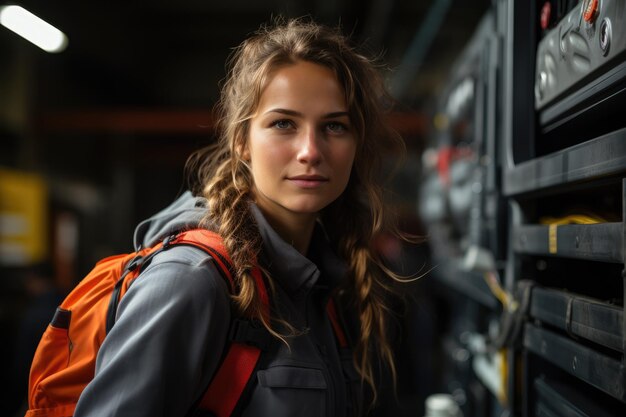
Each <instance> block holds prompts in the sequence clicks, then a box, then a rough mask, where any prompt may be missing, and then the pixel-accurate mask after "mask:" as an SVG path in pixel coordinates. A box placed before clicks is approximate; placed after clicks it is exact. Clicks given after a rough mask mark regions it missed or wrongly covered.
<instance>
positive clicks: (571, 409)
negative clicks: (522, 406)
mask: <svg viewBox="0 0 626 417" xmlns="http://www.w3.org/2000/svg"><path fill="white" fill-rule="evenodd" d="M533 385H534V388H535V392H536V394H537V402H536V405H535V415H536V416H538V417H543V416H555V417H561V416H567V417H612V416H617V415H624V414H617V413H619V411H618V410H613V412H610V411H607V410H606V409H604V408H603V404H598V403H597V402H593V401H592V400H590V399H589V398H587V396H586V395H584V393H581V392H579V391H577V390H574V389H573V388H572V387H569V386H567V385H563V384H561V383H559V382H556V381H551V380H548V379H545V378H537V379H535V381H534V384H533ZM622 408H623V407H622ZM616 411H617V413H615V412H616Z"/></svg>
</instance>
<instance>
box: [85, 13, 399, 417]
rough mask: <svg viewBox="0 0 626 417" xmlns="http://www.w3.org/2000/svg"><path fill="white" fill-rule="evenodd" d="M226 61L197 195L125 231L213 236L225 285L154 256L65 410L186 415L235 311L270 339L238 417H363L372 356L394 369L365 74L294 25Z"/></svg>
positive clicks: (192, 256) (385, 224)
mask: <svg viewBox="0 0 626 417" xmlns="http://www.w3.org/2000/svg"><path fill="white" fill-rule="evenodd" d="M229 65H230V67H229V69H230V71H229V73H228V77H227V79H226V81H225V84H224V85H223V90H222V97H221V101H220V110H221V115H222V118H221V120H220V125H219V127H220V133H221V136H220V137H219V141H218V143H217V145H216V146H213V147H211V148H210V149H207V150H204V151H201V152H198V153H197V154H196V155H195V156H194V157H193V158H192V159H191V160H190V164H189V166H188V169H189V171H190V172H191V173H192V174H193V181H192V182H193V183H194V184H199V187H196V188H197V189H196V190H195V193H194V195H192V194H191V193H186V194H185V195H183V196H182V197H181V198H180V199H179V200H178V201H176V202H175V203H174V204H173V205H171V206H170V207H168V208H167V209H166V210H164V211H162V212H161V213H159V214H157V215H156V216H154V217H153V218H151V219H149V220H147V221H145V222H143V223H142V224H140V225H139V227H138V228H137V231H136V235H135V239H136V244H137V245H139V244H142V245H144V246H147V245H153V244H155V243H156V242H158V241H159V240H161V239H163V238H164V237H166V236H169V235H171V234H172V233H175V232H177V231H180V230H185V229H190V228H198V227H204V228H208V229H211V230H214V231H216V232H218V233H219V235H220V236H221V237H222V238H223V241H224V245H225V247H226V248H227V250H228V252H229V254H230V257H231V258H232V261H233V271H234V276H235V281H236V283H237V286H236V288H237V289H236V292H235V294H231V292H230V291H229V289H228V286H227V282H226V281H225V280H224V279H223V278H222V276H221V275H220V273H219V271H218V270H217V268H216V266H215V265H214V263H213V261H212V260H211V258H210V257H207V255H206V253H204V252H203V251H200V250H198V249H197V248H193V247H190V246H177V247H172V248H171V249H169V250H167V251H164V252H162V253H160V254H159V255H157V256H156V257H155V258H154V259H153V261H152V262H151V263H150V265H149V266H148V267H147V268H146V269H145V270H144V271H143V272H142V273H141V275H140V276H139V277H138V278H137V279H136V280H135V281H134V283H133V284H132V286H131V287H130V288H129V290H128V292H127V293H126V295H125V296H124V298H123V299H122V301H121V302H120V305H119V309H118V316H117V321H116V324H115V326H114V327H113V329H112V330H111V332H110V333H109V334H108V335H107V337H106V339H105V341H104V343H103V345H102V347H101V349H100V351H99V354H98V362H97V366H96V374H95V377H94V379H93V381H92V382H91V383H90V384H89V385H88V386H87V388H86V389H85V390H84V391H83V394H82V395H81V398H80V401H79V403H78V406H77V408H76V412H75V415H76V416H91V415H98V416H118V415H127V416H151V417H154V416H184V415H187V414H188V413H189V412H190V410H191V409H192V408H193V407H194V404H196V402H197V401H198V399H199V398H200V397H202V395H203V390H204V389H206V387H207V386H208V384H209V382H210V381H211V379H212V377H213V376H214V374H215V372H216V369H217V368H218V367H219V364H220V361H221V359H222V355H223V353H224V346H225V345H226V343H227V339H228V332H229V327H230V323H231V321H232V319H233V318H234V317H237V316H248V317H254V318H256V319H257V320H258V321H260V322H261V323H262V324H263V326H264V327H265V329H266V330H267V332H268V333H269V334H271V335H272V337H271V339H273V340H274V341H275V343H273V344H271V346H270V347H269V348H267V349H266V351H264V352H263V354H262V358H261V361H260V363H259V365H258V369H257V370H256V372H255V375H254V377H253V378H251V380H250V382H249V387H248V388H247V390H246V393H245V395H244V396H243V398H242V399H241V401H240V402H241V403H240V404H238V407H237V410H236V411H237V412H238V413H240V414H241V415H244V416H299V417H305V416H351V415H361V414H365V413H366V412H367V410H368V408H369V405H370V404H371V403H372V401H373V400H374V399H375V397H376V393H377V383H378V382H379V381H377V380H376V379H375V378H376V376H375V371H376V372H377V370H378V369H379V368H380V367H381V361H382V363H384V364H386V366H388V369H390V370H391V374H395V368H394V362H393V358H392V353H391V347H390V344H389V341H388V337H387V335H386V330H385V329H386V321H387V319H388V313H389V307H388V302H387V298H388V295H389V293H390V292H391V287H392V283H393V279H397V277H396V276H394V275H393V274H392V273H391V272H390V271H388V270H386V269H385V267H384V266H383V265H382V262H381V260H380V259H379V257H378V256H377V254H376V253H375V252H374V251H373V250H372V244H373V243H372V241H373V238H374V237H375V236H376V235H377V234H379V233H381V232H389V231H391V232H393V233H397V231H396V229H395V228H394V227H393V223H392V222H390V221H389V220H388V217H389V216H388V215H387V212H386V211H385V207H384V205H383V199H382V195H381V194H382V189H381V186H380V185H379V183H378V181H379V179H380V176H381V173H380V166H381V160H380V159H381V155H382V154H383V152H384V150H386V149H389V147H390V146H395V147H398V146H399V147H400V148H402V145H401V141H400V139H399V137H398V135H397V134H396V133H395V132H393V131H392V130H391V129H390V128H389V127H388V126H387V124H386V122H385V116H384V114H383V110H384V107H383V105H384V103H385V99H386V96H385V89H384V86H383V81H382V79H381V77H380V75H379V73H378V71H377V68H376V67H375V66H374V65H373V64H372V61H370V60H369V59H368V58H366V57H365V56H364V55H361V54H360V53H358V52H356V50H355V49H354V48H353V47H352V46H351V45H350V43H349V41H348V40H347V39H346V38H345V37H343V36H342V35H341V34H340V33H339V32H338V31H335V30H331V29H328V28H325V27H322V26H319V25H316V24H314V23H312V22H308V21H303V20H291V21H288V22H282V23H277V24H275V25H274V26H271V27H264V28H262V29H261V30H260V31H259V32H257V33H256V34H255V35H253V36H252V37H250V38H249V39H247V40H246V41H244V42H243V44H242V45H241V46H240V47H239V48H238V49H236V50H235V52H234V54H233V56H232V59H231V60H230V61H229ZM387 102H388V101H387ZM402 149H403V148H402ZM257 265H258V266H259V267H260V268H261V269H262V270H263V272H264V276H265V279H266V281H267V283H268V291H269V298H270V300H271V313H270V316H269V318H268V317H266V316H264V314H263V313H262V309H263V304H262V302H261V297H260V295H259V289H258V288H257V287H256V285H255V284H254V279H253V277H252V274H251V271H252V269H253V268H254V267H255V266H257ZM329 297H333V298H334V300H335V305H336V306H337V307H338V309H339V310H341V311H342V312H343V314H340V316H342V317H343V319H342V320H341V321H342V323H343V327H344V328H345V329H346V330H348V333H349V335H348V336H349V339H350V342H351V343H350V346H351V354H350V355H347V356H346V355H345V354H344V352H342V349H341V348H340V346H339V344H338V342H337V333H336V332H335V331H334V330H333V323H332V322H331V320H330V319H329V316H328V314H327V313H326V305H327V302H328V299H329ZM351 324H352V325H351ZM364 392H366V395H365V396H364ZM366 397H367V398H366Z"/></svg>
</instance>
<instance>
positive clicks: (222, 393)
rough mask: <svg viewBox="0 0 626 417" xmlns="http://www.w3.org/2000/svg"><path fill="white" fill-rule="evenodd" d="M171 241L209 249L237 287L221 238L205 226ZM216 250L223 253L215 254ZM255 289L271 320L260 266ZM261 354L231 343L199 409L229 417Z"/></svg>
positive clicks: (255, 278)
mask: <svg viewBox="0 0 626 417" xmlns="http://www.w3.org/2000/svg"><path fill="white" fill-rule="evenodd" d="M172 243H177V244H180V243H186V244H191V245H194V246H197V247H199V248H201V249H203V250H205V251H206V252H208V253H209V254H210V255H211V256H212V257H213V259H214V260H215V262H216V263H217V264H218V266H219V267H220V269H221V270H222V271H224V273H225V274H226V276H227V277H228V279H229V280H230V282H231V288H234V282H233V277H232V275H231V274H230V271H229V269H228V265H226V264H225V263H224V262H223V261H222V259H225V260H226V261H227V262H229V263H230V262H232V261H231V259H230V256H228V252H227V251H226V248H225V247H224V244H223V242H222V239H221V237H220V236H219V235H218V234H217V233H214V232H211V231H209V230H205V229H195V230H190V231H187V232H184V233H181V234H180V235H179V236H178V237H177V238H176V239H175V240H174V242H172ZM215 253H217V254H219V255H221V256H215ZM252 277H253V278H254V281H255V284H256V288H257V290H258V291H259V296H260V297H261V303H262V308H263V310H262V314H263V316H264V317H265V319H267V320H269V304H270V303H269V297H268V295H267V289H266V286H265V282H264V281H263V276H262V274H261V270H260V269H259V268H254V269H253V270H252ZM260 356H261V349H259V348H258V347H256V346H252V345H248V344H245V343H237V342H232V343H230V345H229V346H228V352H227V353H226V357H225V358H224V361H223V362H222V364H221V365H220V367H219V369H218V370H217V372H216V373H215V376H214V377H213V380H212V381H211V383H210V385H209V388H208V389H207V391H206V393H205V394H204V396H203V397H202V400H201V401H200V404H199V408H201V409H204V410H210V411H212V412H213V413H214V414H215V415H216V416H217V417H228V416H230V415H231V414H232V413H233V410H234V409H235V406H236V405H237V403H238V402H239V398H241V394H242V393H243V391H244V389H245V388H246V385H247V383H248V381H249V380H250V378H251V377H252V374H253V373H254V369H255V368H256V364H257V362H258V360H259V357H260Z"/></svg>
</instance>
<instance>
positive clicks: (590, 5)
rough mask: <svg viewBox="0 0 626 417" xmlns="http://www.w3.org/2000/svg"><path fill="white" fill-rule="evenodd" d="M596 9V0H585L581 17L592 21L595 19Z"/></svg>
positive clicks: (589, 21)
mask: <svg viewBox="0 0 626 417" xmlns="http://www.w3.org/2000/svg"><path fill="white" fill-rule="evenodd" d="M597 11H598V0H587V2H586V6H585V9H584V11H583V13H584V14H583V19H585V21H586V22H588V23H593V21H594V20H596V16H597V13H596V12H597Z"/></svg>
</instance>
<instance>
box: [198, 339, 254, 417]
mask: <svg viewBox="0 0 626 417" xmlns="http://www.w3.org/2000/svg"><path fill="white" fill-rule="evenodd" d="M260 355H261V349H259V348H257V347H255V346H251V345H246V344H243V343H231V345H230V347H229V349H228V353H227V354H226V358H225V359H224V361H223V362H222V365H221V366H220V368H219V369H218V371H217V373H216V374H215V377H214V378H213V381H211V384H210V385H209V389H208V390H207V391H206V393H205V394H204V397H202V401H200V405H199V407H200V408H201V409H204V410H210V411H212V412H213V413H215V415H216V416H217V417H227V416H230V415H231V414H232V413H233V410H234V409H235V406H236V405H237V402H239V398H240V397H241V394H242V393H243V390H244V389H245V387H246V384H247V383H248V380H249V379H250V377H251V376H252V374H253V373H254V369H255V368H256V363H257V361H258V360H259V356H260Z"/></svg>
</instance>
